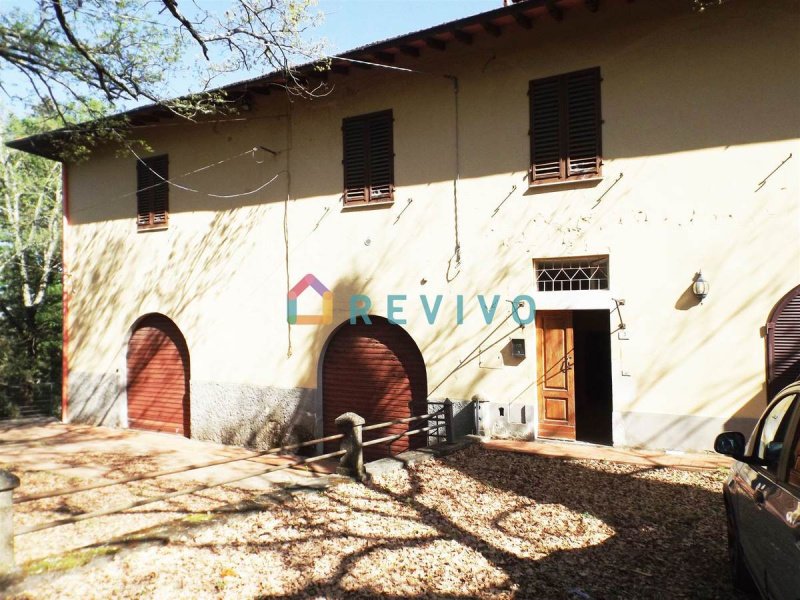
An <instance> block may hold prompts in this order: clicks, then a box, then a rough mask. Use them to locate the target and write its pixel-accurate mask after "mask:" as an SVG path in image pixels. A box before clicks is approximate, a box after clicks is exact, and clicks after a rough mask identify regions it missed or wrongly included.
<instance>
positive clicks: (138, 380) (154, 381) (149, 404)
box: [127, 315, 189, 437]
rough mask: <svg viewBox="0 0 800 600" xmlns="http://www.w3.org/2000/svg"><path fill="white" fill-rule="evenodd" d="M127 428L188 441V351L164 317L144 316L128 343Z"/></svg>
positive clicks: (175, 328)
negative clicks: (179, 436)
mask: <svg viewBox="0 0 800 600" xmlns="http://www.w3.org/2000/svg"><path fill="white" fill-rule="evenodd" d="M127 366H128V426H129V427H131V428H132V429H147V430H149V431H162V432H165V433H177V434H179V435H184V436H186V437H189V350H188V348H187V346H186V341H185V340H184V338H183V335H182V334H181V332H180V330H179V329H178V327H177V326H176V325H175V323H173V322H172V321H170V320H169V319H168V318H167V317H165V316H164V315H148V316H146V317H144V318H143V319H142V320H141V321H140V322H139V323H138V324H137V325H136V329H135V330H134V332H133V334H132V335H131V339H130V342H128V356H127Z"/></svg>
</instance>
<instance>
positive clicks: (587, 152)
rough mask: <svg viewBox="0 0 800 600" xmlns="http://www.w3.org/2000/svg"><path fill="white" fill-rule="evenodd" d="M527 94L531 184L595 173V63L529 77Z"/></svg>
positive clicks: (598, 156) (597, 73) (597, 169)
mask: <svg viewBox="0 0 800 600" xmlns="http://www.w3.org/2000/svg"><path fill="white" fill-rule="evenodd" d="M528 96H529V97H530V119H531V130H530V137H531V169H530V182H531V184H533V185H538V184H543V183H556V182H559V181H572V180H579V179H586V178H590V177H597V176H599V175H600V166H601V164H602V158H601V145H600V123H601V120H600V69H599V67H595V68H592V69H586V70H584V71H575V72H573V73H566V74H564V75H557V76H554V77H546V78H544V79H536V80H534V81H531V82H530V84H529V89H528Z"/></svg>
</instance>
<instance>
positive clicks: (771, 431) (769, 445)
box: [755, 394, 797, 473]
mask: <svg viewBox="0 0 800 600" xmlns="http://www.w3.org/2000/svg"><path fill="white" fill-rule="evenodd" d="M796 400H797V394H790V395H788V396H785V397H783V398H781V399H780V400H779V401H778V402H777V403H776V404H775V405H774V406H773V407H772V408H771V409H770V411H769V412H768V413H767V414H766V416H765V417H764V421H763V424H762V426H761V433H760V435H759V436H758V446H757V447H756V452H755V454H756V456H757V457H758V458H761V459H763V460H764V461H765V465H764V466H765V467H766V468H767V469H768V470H770V471H772V472H773V473H774V472H775V471H777V469H778V460H779V459H780V456H781V451H782V450H783V444H784V441H786V440H785V438H786V430H787V429H788V427H789V422H790V421H791V418H792V410H791V408H792V407H793V406H794V404H795V403H796V402H795V401H796Z"/></svg>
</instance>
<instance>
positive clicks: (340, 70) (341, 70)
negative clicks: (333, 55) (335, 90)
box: [331, 64, 350, 75]
mask: <svg viewBox="0 0 800 600" xmlns="http://www.w3.org/2000/svg"><path fill="white" fill-rule="evenodd" d="M331 72H333V73H336V74H337V75H349V74H350V67H348V66H346V65H339V64H333V65H331Z"/></svg>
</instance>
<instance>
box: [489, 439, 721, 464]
mask: <svg viewBox="0 0 800 600" xmlns="http://www.w3.org/2000/svg"><path fill="white" fill-rule="evenodd" d="M481 443H482V444H483V446H484V447H486V448H488V449H490V450H501V451H505V452H518V453H521V454H536V455H539V456H552V457H557V458H576V459H586V460H605V461H610V462H618V463H625V464H632V465H645V466H651V467H670V468H675V469H688V470H693V471H704V470H713V469H725V468H728V467H730V466H731V464H732V463H733V461H732V460H731V459H730V458H729V457H727V456H723V455H721V454H711V453H702V454H691V453H685V452H660V451H658V450H642V449H637V448H613V447H611V446H597V445H594V444H581V443H576V442H558V441H535V442H528V441H519V440H481Z"/></svg>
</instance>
